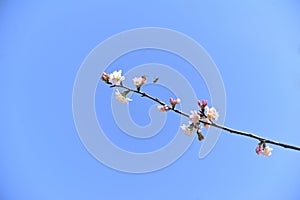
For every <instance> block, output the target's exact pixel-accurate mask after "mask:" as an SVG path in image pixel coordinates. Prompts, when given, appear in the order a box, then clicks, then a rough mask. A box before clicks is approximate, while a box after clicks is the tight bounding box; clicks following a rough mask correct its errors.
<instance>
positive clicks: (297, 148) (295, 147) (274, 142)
mask: <svg viewBox="0 0 300 200" xmlns="http://www.w3.org/2000/svg"><path fill="white" fill-rule="evenodd" d="M107 83H108V84H110V85H111V83H109V82H107ZM110 87H112V88H113V87H118V88H123V89H125V90H127V91H130V92H134V93H137V94H140V95H141V97H146V98H149V99H151V100H152V101H155V102H157V103H158V104H160V105H162V106H168V108H169V110H172V111H174V112H176V113H178V114H180V115H182V116H184V117H187V118H189V114H187V113H185V112H183V111H181V110H178V109H176V108H175V107H172V106H169V105H168V104H166V103H164V102H163V101H161V100H159V99H158V98H154V97H152V96H150V95H149V94H147V93H145V92H141V91H140V90H134V89H131V88H129V87H127V86H124V85H111V86H110ZM199 122H201V123H203V124H207V125H210V126H213V127H216V128H219V129H222V130H224V131H228V132H230V133H233V134H237V135H242V136H246V137H250V138H253V139H256V140H258V141H259V142H260V143H269V144H273V145H277V146H281V147H284V148H287V149H293V150H297V151H300V147H297V146H293V145H289V144H284V143H280V142H277V141H274V140H270V139H267V138H263V137H260V136H258V135H255V134H252V133H248V132H244V131H240V130H235V129H232V128H229V127H226V126H222V125H220V124H217V123H215V122H213V121H212V120H209V122H207V121H204V120H202V119H200V120H199Z"/></svg>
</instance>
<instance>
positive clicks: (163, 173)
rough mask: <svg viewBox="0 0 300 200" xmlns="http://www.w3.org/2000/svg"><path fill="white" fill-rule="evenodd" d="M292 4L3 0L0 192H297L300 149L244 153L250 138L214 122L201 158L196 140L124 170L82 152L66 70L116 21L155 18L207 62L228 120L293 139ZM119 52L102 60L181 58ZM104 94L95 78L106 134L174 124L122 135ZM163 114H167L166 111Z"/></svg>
mask: <svg viewBox="0 0 300 200" xmlns="http://www.w3.org/2000/svg"><path fill="white" fill-rule="evenodd" d="M299 9H300V3H299V1H296V0H286V1H264V2H261V1H243V2H241V1H230V2H224V1H210V2H207V1H169V0H166V1H163V2H161V1H152V2H141V1H122V2H120V1H114V0H113V1H109V2H108V1H106V2H102V1H81V2H74V1H64V2H59V1H47V0H46V1H19V2H17V1H2V2H1V3H0V44H1V45H0V86H1V91H2V95H1V104H0V107H1V113H2V115H1V122H2V123H1V126H0V133H1V139H0V177H1V178H0V191H1V193H0V198H1V199H4V200H19V199H22V200H27V199H28V200H35V199H49V200H50V199H51V200H53V199H130V200H132V199H195V200H198V199H249V200H250V199H251V200H253V199H259V198H261V199H267V198H268V199H288V200H297V199H299V197H300V194H299V184H300V174H299V166H300V152H296V151H292V150H286V149H283V148H280V147H275V146H273V148H274V152H273V155H272V156H271V157H269V158H264V157H261V156H257V155H256V154H255V151H254V150H255V147H256V144H257V142H256V141H254V140H252V139H248V138H243V137H240V136H236V135H231V134H229V133H226V132H223V133H222V135H221V137H220V139H219V140H218V142H217V144H216V146H215V148H214V149H213V151H212V152H211V153H210V154H209V155H208V156H207V157H205V158H204V159H202V160H199V158H198V152H199V148H200V147H201V143H199V142H198V141H196V140H195V141H194V142H193V143H192V145H191V147H190V148H189V149H188V150H187V151H186V152H185V153H184V154H183V156H182V157H181V158H180V159H178V160H177V161H176V162H174V163H173V164H172V165H170V166H168V167H166V168H164V169H162V170H159V171H155V172H152V173H147V174H130V173H123V172H119V171H116V170H113V169H111V168H109V167H107V166H105V165H103V164H102V163H100V162H99V161H97V160H96V159H95V158H94V157H93V156H92V155H91V154H89V152H88V151H87V150H86V148H85V147H84V145H83V144H82V143H81V141H80V138H79V136H78V133H77V130H76V128H75V124H74V120H73V114H72V92H73V85H74V81H75V78H76V74H77V71H78V70H79V68H80V66H81V64H82V62H83V61H84V59H85V58H86V56H87V55H88V54H89V53H90V52H91V50H92V49H93V48H95V47H96V46H97V45H98V44H99V43H100V42H102V41H104V40H105V39H107V38H108V37H110V36H112V35H114V34H117V33H119V32H122V31H125V30H129V29H133V28H140V27H148V26H155V27H163V28H169V29H173V30H176V31H179V32H182V33H184V34H186V35H188V36H189V37H191V38H193V39H194V40H196V41H197V42H198V43H199V44H201V45H202V46H203V47H204V48H205V49H206V51H207V52H208V54H209V55H210V56H211V58H212V59H213V61H214V62H215V63H216V65H217V67H218V69H219V71H220V74H221V76H222V79H223V82H224V86H225V89H226V97H227V103H226V110H227V113H226V119H225V124H226V125H227V126H229V127H233V128H236V129H241V130H244V131H249V132H254V133H257V134H259V135H261V136H264V137H267V138H272V139H274V140H278V141H282V142H286V143H290V144H295V145H298V146H300V134H299V130H298V113H299V112H300V107H299V100H300V92H299V91H300V38H299V35H300V26H299V19H300V16H299V15H300V13H299ZM147 55H150V56H147ZM127 56H128V57H127V58H126V56H124V58H120V59H119V60H117V61H116V62H115V63H114V64H115V65H112V66H108V70H109V71H112V70H115V69H118V68H120V67H119V66H117V64H118V65H120V66H121V68H122V67H124V71H125V72H126V71H128V70H130V69H131V68H133V67H135V65H139V64H143V63H145V62H157V63H164V64H168V65H169V66H171V67H174V69H178V67H179V64H178V63H180V62H182V64H184V63H183V61H179V60H178V58H175V57H174V56H171V55H167V54H165V53H163V52H151V51H142V52H136V53H132V54H128V55H127ZM176 59H177V60H178V62H175V61H177V60H176ZM176 64H177V65H176ZM181 73H182V74H183V75H186V76H188V77H187V78H188V79H189V80H190V81H191V83H192V85H193V86H194V87H195V88H196V90H197V95H198V96H199V98H207V99H209V94H208V93H207V90H206V86H205V85H204V82H203V80H202V79H201V77H197V76H196V77H194V76H190V75H191V74H192V68H191V67H189V66H188V65H186V67H185V68H184V70H182V72H181ZM99 76H100V74H99ZM189 76H190V77H189ZM198 88H199V89H198ZM145 89H146V88H145ZM150 89H151V88H150ZM150 91H151V90H150ZM153 93H154V94H156V95H157V96H162V98H168V96H169V95H171V93H168V92H166V91H164V90H161V89H157V90H153ZM111 94H112V90H111V89H109V88H108V87H107V86H106V85H103V84H102V83H99V85H98V87H97V92H96V97H95V99H96V105H95V107H96V111H97V116H98V120H99V123H104V122H105V125H106V127H105V128H106V129H107V130H109V128H111V130H112V133H114V134H112V135H108V137H109V138H110V139H111V140H112V141H113V142H114V143H115V144H118V145H119V146H120V147H122V148H125V149H127V150H136V151H140V152H144V151H147V150H150V151H151V150H153V149H155V148H157V147H160V146H161V145H163V144H166V143H167V142H168V141H169V140H170V139H171V138H172V137H173V136H174V134H175V133H173V132H172V131H173V130H175V131H176V130H177V129H176V128H177V127H175V128H174V126H173V123H174V124H176V126H177V123H175V122H174V121H172V120H171V123H169V122H168V121H167V122H168V123H167V124H166V128H165V129H163V130H162V132H161V133H160V134H159V136H158V137H156V138H150V139H149V140H144V141H143V142H144V143H143V144H144V145H145V146H143V145H140V141H138V140H136V141H134V140H132V139H130V142H129V139H128V138H127V139H126V137H125V136H124V134H123V133H122V131H120V130H119V129H117V128H116V124H115V122H114V121H113V119H112V118H111V117H107V118H105V116H103V112H101V111H102V110H103V109H104V105H106V104H107V102H109V101H110V98H111ZM101 95H102V96H101ZM133 98H134V101H136V103H135V104H134V105H135V106H132V107H130V110H134V109H135V108H136V107H137V108H139V104H138V103H143V105H145V109H141V110H140V111H139V112H138V113H135V114H134V113H133V114H132V115H133V119H134V120H135V121H136V123H138V124H141V125H143V124H147V123H148V122H149V119H147V118H143V117H142V116H145V114H144V113H143V112H145V113H146V114H147V109H146V108H149V106H151V105H152V104H151V103H150V102H145V101H144V102H143V100H140V99H139V98H138V97H136V96H135V97H133ZM195 106H196V105H195ZM105 109H107V108H105ZM191 109H193V108H191ZM106 112H110V110H109V109H107V111H106ZM186 112H189V110H187V111H186ZM109 115H110V114H108V116H109ZM167 117H168V119H174V120H175V121H176V120H178V116H176V115H174V114H171V113H168V115H167ZM115 130H119V132H116V131H115ZM108 132H109V131H108ZM106 133H107V132H106ZM107 134H108V133H107ZM118 135H119V136H120V138H122V139H118ZM123 139H124V140H123ZM152 139H153V140H152ZM134 145H136V146H135V147H136V149H132V146H134ZM112 156H113V155H112Z"/></svg>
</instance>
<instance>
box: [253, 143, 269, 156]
mask: <svg viewBox="0 0 300 200" xmlns="http://www.w3.org/2000/svg"><path fill="white" fill-rule="evenodd" d="M271 151H273V149H272V148H271V147H269V146H267V145H266V143H263V142H260V143H258V145H257V147H256V149H255V152H256V153H257V155H264V156H270V155H271V154H272V152H271Z"/></svg>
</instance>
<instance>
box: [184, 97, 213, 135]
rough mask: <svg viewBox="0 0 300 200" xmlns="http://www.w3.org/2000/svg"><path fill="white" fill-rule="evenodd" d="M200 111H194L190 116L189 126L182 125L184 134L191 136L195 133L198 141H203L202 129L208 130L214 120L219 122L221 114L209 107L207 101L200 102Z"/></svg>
mask: <svg viewBox="0 0 300 200" xmlns="http://www.w3.org/2000/svg"><path fill="white" fill-rule="evenodd" d="M197 103H198V106H199V108H200V109H199V110H192V111H191V114H190V115H189V119H190V121H189V124H188V125H186V124H183V125H181V126H180V127H181V129H182V130H183V132H184V133H185V134H186V135H188V136H191V135H192V134H193V133H194V132H195V133H196V134H197V135H198V140H200V141H201V140H203V139H204V136H203V134H202V128H203V127H204V128H206V129H208V128H209V127H210V126H211V124H212V123H213V121H214V120H218V117H219V113H218V112H217V110H216V109H215V108H214V107H208V105H207V100H202V101H200V100H198V102H197Z"/></svg>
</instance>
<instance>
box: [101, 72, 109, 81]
mask: <svg viewBox="0 0 300 200" xmlns="http://www.w3.org/2000/svg"><path fill="white" fill-rule="evenodd" d="M101 79H102V81H105V82H108V81H109V75H108V74H107V73H105V72H102V76H101Z"/></svg>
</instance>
